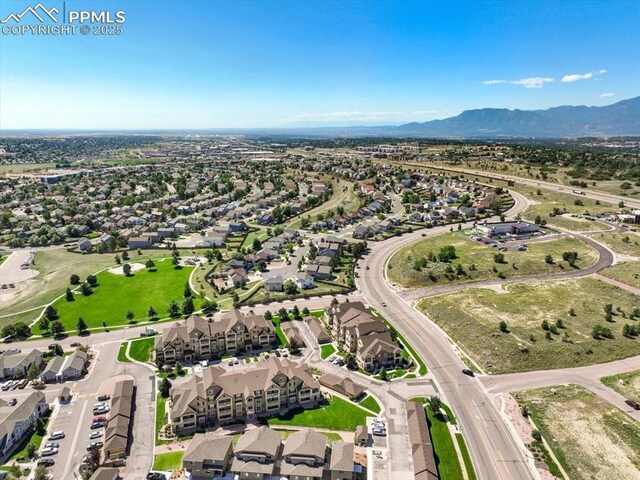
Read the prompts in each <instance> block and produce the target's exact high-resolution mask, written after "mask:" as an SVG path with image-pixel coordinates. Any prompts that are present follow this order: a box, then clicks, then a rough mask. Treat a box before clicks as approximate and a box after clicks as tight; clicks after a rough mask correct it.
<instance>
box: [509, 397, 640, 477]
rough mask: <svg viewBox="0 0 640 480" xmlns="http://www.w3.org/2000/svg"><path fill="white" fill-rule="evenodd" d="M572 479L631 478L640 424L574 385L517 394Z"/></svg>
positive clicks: (639, 448)
mask: <svg viewBox="0 0 640 480" xmlns="http://www.w3.org/2000/svg"><path fill="white" fill-rule="evenodd" d="M516 399H517V400H518V402H519V403H520V404H521V405H527V406H528V408H529V411H530V412H531V417H532V419H533V420H534V422H535V423H536V425H537V427H538V429H539V430H540V432H541V433H542V436H543V437H544V438H545V439H546V440H547V442H548V443H549V445H550V446H551V448H552V450H553V452H554V453H555V455H556V457H557V458H558V460H559V461H560V463H561V464H562V466H563V467H564V469H565V470H566V472H567V474H568V475H569V477H570V478H571V479H572V480H592V479H623V478H624V479H634V478H638V477H639V475H638V466H639V465H640V424H638V423H637V422H634V421H633V420H631V419H629V417H627V415H626V414H625V413H623V412H622V411H621V410H619V409H617V408H616V407H612V406H611V405H610V404H609V403H607V402H606V401H605V400H603V399H601V398H599V397H598V396H596V395H594V394H593V393H591V392H590V391H588V390H586V389H584V388H582V387H578V386H576V385H564V386H559V387H554V388H543V389H537V390H529V391H526V392H521V393H518V394H517V395H516Z"/></svg>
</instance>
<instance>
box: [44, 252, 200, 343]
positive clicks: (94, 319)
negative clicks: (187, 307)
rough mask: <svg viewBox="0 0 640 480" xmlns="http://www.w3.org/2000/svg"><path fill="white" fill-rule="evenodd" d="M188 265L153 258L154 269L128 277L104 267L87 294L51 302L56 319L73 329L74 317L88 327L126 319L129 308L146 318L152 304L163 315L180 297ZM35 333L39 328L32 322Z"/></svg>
mask: <svg viewBox="0 0 640 480" xmlns="http://www.w3.org/2000/svg"><path fill="white" fill-rule="evenodd" d="M191 270H192V268H191V267H183V268H178V269H175V268H173V266H172V265H171V263H170V262H169V261H168V260H165V261H161V262H160V261H158V262H156V270H155V271H148V270H146V269H143V270H139V271H137V272H135V273H134V274H132V275H131V276H129V277H126V276H124V275H116V274H113V273H110V272H108V271H104V272H102V273H99V274H98V275H97V277H98V287H96V288H94V290H93V293H92V294H91V295H89V296H87V297H85V296H83V295H82V294H81V293H76V294H75V300H74V301H73V302H68V301H67V300H66V299H65V298H61V299H59V300H58V301H56V302H55V303H54V306H55V308H56V309H57V310H58V315H59V316H60V321H61V322H62V323H63V324H64V325H65V327H66V329H67V331H74V330H75V328H76V322H77V320H78V317H82V318H84V320H85V322H86V323H87V326H88V327H89V328H93V327H101V326H102V322H106V323H107V325H108V326H116V325H124V324H127V323H129V320H127V318H126V316H125V314H126V313H127V311H129V310H131V311H132V312H133V313H134V315H135V317H134V321H141V320H143V321H144V320H147V319H148V318H147V310H148V309H149V307H150V306H153V307H154V308H155V309H156V311H157V312H158V315H159V316H160V317H166V316H167V307H168V305H169V302H171V301H172V300H176V301H178V302H181V301H182V300H184V297H183V291H184V285H185V283H186V282H187V281H188V279H189V274H190V273H191ZM35 331H36V333H40V330H39V329H38V327H37V326H36V328H35Z"/></svg>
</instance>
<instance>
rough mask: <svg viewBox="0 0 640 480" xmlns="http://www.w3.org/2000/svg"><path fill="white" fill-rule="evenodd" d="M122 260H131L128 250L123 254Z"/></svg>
mask: <svg viewBox="0 0 640 480" xmlns="http://www.w3.org/2000/svg"><path fill="white" fill-rule="evenodd" d="M122 260H129V252H127V251H126V250H125V251H124V252H122Z"/></svg>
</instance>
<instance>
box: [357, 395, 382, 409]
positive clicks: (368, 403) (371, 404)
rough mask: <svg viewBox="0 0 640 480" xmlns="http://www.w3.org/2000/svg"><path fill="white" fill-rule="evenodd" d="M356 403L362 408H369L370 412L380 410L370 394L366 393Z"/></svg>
mask: <svg viewBox="0 0 640 480" xmlns="http://www.w3.org/2000/svg"><path fill="white" fill-rule="evenodd" d="M358 404H359V405H360V406H361V407H363V408H366V409H368V410H371V411H372V412H376V413H380V411H381V410H382V408H380V405H379V404H378V402H377V401H376V399H375V398H373V397H372V396H371V395H367V396H366V397H365V398H364V399H363V400H362V401H360V402H358Z"/></svg>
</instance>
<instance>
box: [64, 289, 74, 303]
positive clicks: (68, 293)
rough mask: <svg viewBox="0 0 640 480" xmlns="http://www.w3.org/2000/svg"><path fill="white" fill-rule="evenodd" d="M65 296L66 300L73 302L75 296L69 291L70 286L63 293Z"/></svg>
mask: <svg viewBox="0 0 640 480" xmlns="http://www.w3.org/2000/svg"><path fill="white" fill-rule="evenodd" d="M65 298H66V299H67V302H73V301H74V300H75V298H74V297H73V292H72V291H71V289H70V288H67V292H66V293H65Z"/></svg>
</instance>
